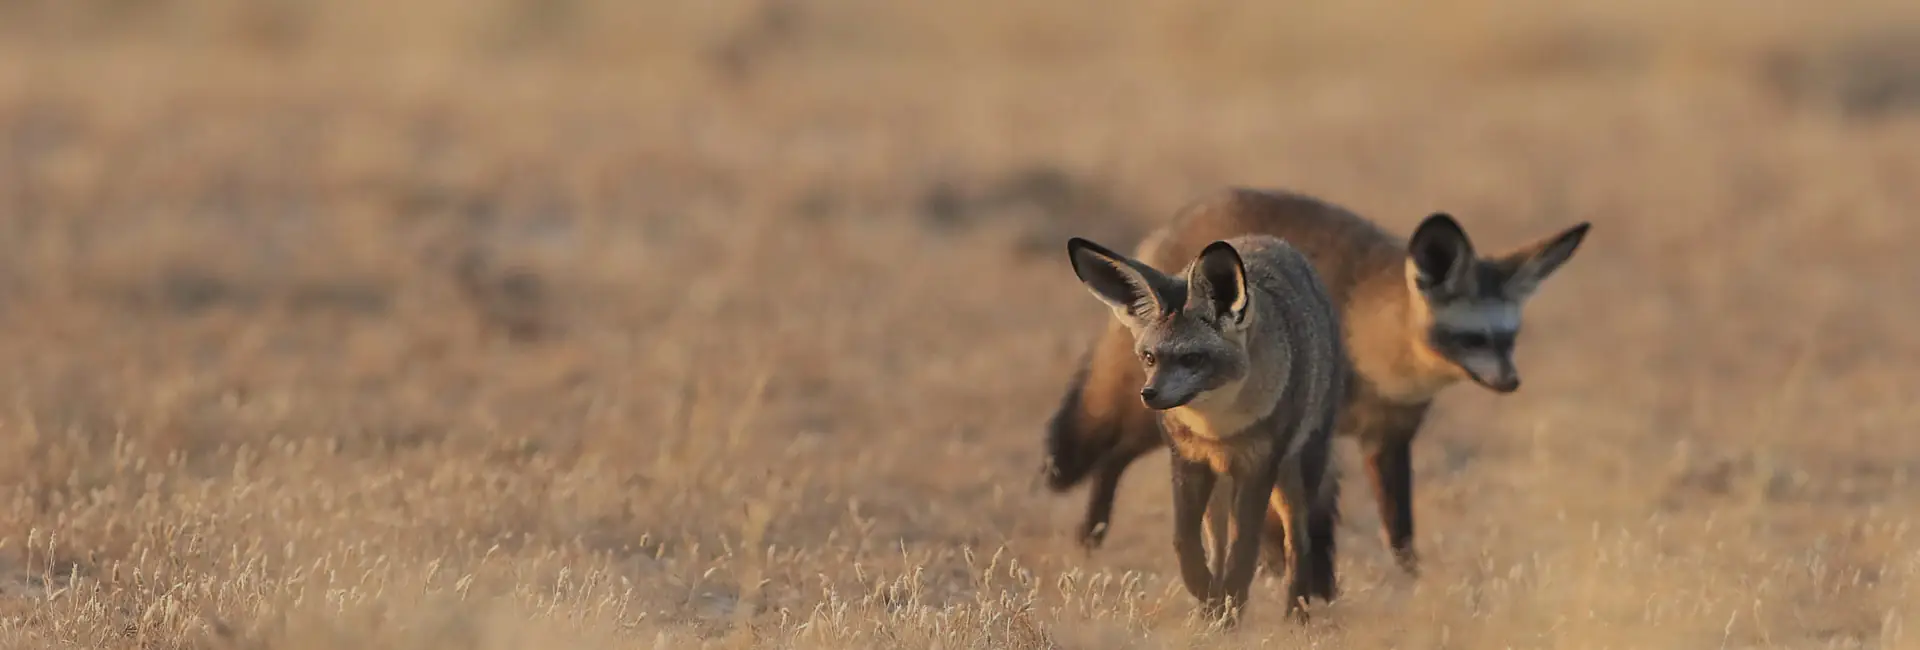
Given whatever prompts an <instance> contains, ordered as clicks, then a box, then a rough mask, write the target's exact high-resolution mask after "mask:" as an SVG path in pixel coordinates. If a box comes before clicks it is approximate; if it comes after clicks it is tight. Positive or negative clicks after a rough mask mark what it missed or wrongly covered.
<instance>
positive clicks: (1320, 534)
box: [1067, 234, 1352, 625]
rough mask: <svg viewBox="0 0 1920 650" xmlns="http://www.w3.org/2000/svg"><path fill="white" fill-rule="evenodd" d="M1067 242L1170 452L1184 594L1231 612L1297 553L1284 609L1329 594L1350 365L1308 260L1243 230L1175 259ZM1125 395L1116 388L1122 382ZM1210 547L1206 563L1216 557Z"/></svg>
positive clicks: (1137, 396)
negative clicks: (1339, 431)
mask: <svg viewBox="0 0 1920 650" xmlns="http://www.w3.org/2000/svg"><path fill="white" fill-rule="evenodd" d="M1143 250H1145V251H1147V253H1146V255H1147V257H1146V262H1145V263H1143V262H1142V261H1140V260H1134V259H1131V258H1128V257H1125V256H1123V255H1120V254H1118V253H1115V252H1113V251H1110V250H1108V249H1106V248H1104V247H1101V246H1100V245H1099V244H1095V243H1093V242H1091V241H1088V240H1085V239H1081V238H1078V237H1076V238H1073V239H1071V240H1069V241H1068V243H1067V252H1068V258H1069V259H1070V260H1071V261H1072V263H1073V271H1074V274H1075V275H1076V276H1078V277H1079V278H1080V281H1081V282H1083V283H1084V284H1086V286H1087V288H1088V289H1089V290H1090V291H1091V292H1092V293H1093V295H1095V296H1097V297H1099V298H1100V300H1102V301H1104V302H1105V303H1107V305H1108V306H1109V307H1111V308H1112V310H1113V314H1114V319H1113V322H1114V324H1115V326H1117V327H1119V328H1121V331H1122V332H1123V333H1124V336H1125V339H1126V340H1125V345H1126V347H1125V350H1126V358H1124V359H1122V358H1120V357H1118V356H1117V355H1116V356H1115V358H1114V359H1113V360H1112V362H1113V363H1115V364H1121V365H1126V366H1128V367H1130V368H1132V369H1133V370H1134V371H1135V376H1137V377H1139V379H1138V380H1137V381H1134V382H1133V383H1132V384H1130V386H1129V387H1128V392H1129V393H1130V394H1131V395H1132V396H1133V397H1132V400H1133V403H1136V404H1140V405H1141V406H1142V407H1143V410H1145V411H1148V412H1151V413H1152V415H1153V416H1157V418H1158V419H1159V422H1160V425H1159V426H1158V427H1156V430H1157V431H1159V432H1161V433H1160V434H1157V435H1156V437H1160V436H1162V435H1163V436H1164V438H1163V439H1164V441H1165V444H1166V445H1167V446H1168V447H1169V448H1171V449H1172V450H1173V454H1172V456H1173V494H1174V532H1173V539H1174V548H1175V550H1176V551H1177V553H1178V556H1179V562H1180V576H1181V579H1182V581H1183V582H1185V584H1186V588H1187V591H1188V593H1191V594H1193V596H1194V598H1196V599H1199V600H1200V601H1201V603H1202V605H1203V610H1204V611H1205V612H1206V614H1207V615H1208V616H1209V617H1213V618H1215V619H1220V618H1224V619H1225V621H1226V623H1227V624H1228V625H1232V624H1234V623H1236V622H1237V621H1238V620H1239V618H1240V614H1241V612H1242V610H1243V609H1244V606H1245V604H1246V601H1247V588H1248V586H1249V585H1250V584H1251V583H1252V580H1253V574H1254V571H1255V568H1256V567H1257V565H1258V562H1259V559H1260V558H1259V556H1260V550H1261V541H1262V532H1263V531H1264V530H1265V529H1266V528H1267V527H1268V526H1269V523H1268V521H1267V516H1266V515H1267V512H1268V507H1269V503H1271V507H1272V509H1273V511H1274V512H1275V513H1277V521H1276V522H1274V524H1275V525H1276V528H1277V530H1276V533H1277V534H1274V535H1270V536H1268V541H1269V542H1270V546H1269V547H1268V548H1269V557H1274V556H1282V557H1285V558H1286V559H1287V560H1290V563H1289V565H1288V566H1289V571H1288V572H1287V576H1288V582H1287V584H1288V588H1287V601H1288V602H1287V612H1288V614H1290V615H1292V616H1295V617H1298V618H1302V619H1304V618H1305V616H1306V610H1305V609H1304V606H1305V604H1306V599H1307V598H1308V597H1309V596H1320V597H1322V598H1326V599H1331V597H1332V592H1333V545H1332V543H1331V541H1332V538H1333V526H1334V513H1333V508H1334V507H1335V505H1336V503H1335V501H1336V500H1335V499H1334V498H1333V497H1334V487H1333V486H1334V485H1335V482H1334V477H1333V475H1332V473H1331V472H1329V471H1328V467H1329V464H1328V462H1327V461H1328V454H1327V452H1328V448H1329V447H1330V444H1329V442H1330V440H1331V439H1332V436H1333V428H1334V426H1335V425H1336V422H1335V420H1336V418H1337V417H1338V416H1339V407H1340V399H1341V397H1342V396H1343V395H1344V394H1345V391H1346V386H1347V381H1348V377H1349V375H1350V373H1351V372H1352V370H1351V369H1350V368H1349V367H1348V366H1347V356H1346V351H1345V350H1344V349H1343V348H1342V343H1341V340H1340V321H1339V314H1338V312H1336V311H1335V308H1334V303H1333V299H1332V298H1331V297H1329V296H1328V294H1327V290H1326V288H1325V286H1323V285H1322V284H1321V282H1320V279H1319V278H1318V276H1317V275H1316V274H1315V272H1314V270H1313V265H1312V263H1310V262H1308V261H1307V258H1306V257H1305V256H1303V255H1301V254H1300V252H1299V251H1296V250H1294V249H1293V247H1292V246H1290V245H1288V244H1287V243H1286V242H1284V241H1281V240H1280V239H1277V238H1274V237H1270V236H1266V235H1261V234H1252V235H1238V236H1232V237H1228V238H1226V239H1224V240H1222V241H1214V242H1212V243H1210V244H1207V245H1206V246H1205V247H1204V248H1201V249H1200V250H1198V251H1197V255H1188V256H1187V259H1191V260H1192V261H1191V262H1190V263H1187V264H1185V265H1184V266H1185V268H1183V269H1181V270H1179V271H1178V272H1176V273H1174V274H1168V273H1164V272H1161V271H1159V270H1157V269H1156V268H1155V266H1159V267H1161V268H1170V267H1172V265H1173V264H1175V263H1176V262H1175V261H1174V259H1173V258H1171V257H1169V256H1168V255H1167V254H1166V253H1165V252H1166V251H1168V250H1172V249H1169V248H1161V247H1157V246H1146V247H1143ZM1114 388H1115V390H1116V391H1117V390H1118V388H1119V387H1118V386H1115V387H1114ZM1209 555H1211V556H1212V559H1211V562H1209V560H1208V556H1209Z"/></svg>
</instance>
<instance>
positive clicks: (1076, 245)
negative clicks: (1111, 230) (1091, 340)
mask: <svg viewBox="0 0 1920 650" xmlns="http://www.w3.org/2000/svg"><path fill="white" fill-rule="evenodd" d="M1067 259H1068V261H1070V262H1072V263H1073V274H1074V275H1075V276H1078V277H1079V278H1080V282H1081V283H1082V284H1085V285H1087V290H1089V291H1091V292H1093V295H1094V297H1097V298H1099V299H1100V300H1101V301H1102V302H1105V303H1107V306H1108V307H1112V308H1113V313H1114V314H1115V315H1117V316H1119V317H1120V318H1121V319H1122V320H1123V321H1125V322H1126V323H1127V325H1129V326H1134V325H1138V324H1139V323H1140V322H1142V321H1146V320H1149V319H1151V318H1153V317H1154V315H1156V314H1159V313H1160V312H1162V311H1164V309H1163V304H1164V301H1165V300H1166V297H1165V296H1162V295H1161V294H1160V292H1159V291H1156V290H1155V288H1154V285H1155V282H1156V279H1158V278H1160V277H1163V276H1162V274H1161V273H1160V272H1159V271H1157V270H1154V268H1153V267H1150V266H1147V265H1145V264H1141V263H1139V262H1136V261H1134V260H1132V259H1129V258H1128V257H1127V256H1125V255H1121V254H1119V253H1115V252H1113V251H1111V250H1108V249H1107V247H1105V246H1101V245H1099V244H1096V243H1093V242H1092V241H1089V240H1087V239H1083V238H1080V237H1074V238H1072V239H1068V240H1067ZM1161 281H1162V282H1164V280H1161Z"/></svg>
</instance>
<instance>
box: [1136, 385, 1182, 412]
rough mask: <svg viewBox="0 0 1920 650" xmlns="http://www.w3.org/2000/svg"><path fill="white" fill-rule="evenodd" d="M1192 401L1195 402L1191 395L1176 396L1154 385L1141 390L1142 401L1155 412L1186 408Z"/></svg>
mask: <svg viewBox="0 0 1920 650" xmlns="http://www.w3.org/2000/svg"><path fill="white" fill-rule="evenodd" d="M1191 400H1193V395H1191V394H1188V395H1174V394H1171V393H1168V392H1167V391H1163V390H1160V389H1159V388H1157V387H1155V386H1153V385H1152V384H1148V385H1147V386H1146V387H1145V388H1141V389H1140V401H1141V402H1142V403H1145V404H1146V405H1147V408H1150V409H1153V410H1155V411H1165V410H1167V409H1171V408H1179V407H1182V406H1186V404H1187V402H1189V401H1191Z"/></svg>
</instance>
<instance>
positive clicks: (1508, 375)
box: [1406, 212, 1590, 393]
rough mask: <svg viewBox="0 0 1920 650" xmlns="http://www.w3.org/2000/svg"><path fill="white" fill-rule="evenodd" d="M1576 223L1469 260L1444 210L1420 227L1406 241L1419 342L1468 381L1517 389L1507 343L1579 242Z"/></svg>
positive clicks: (1468, 246)
mask: <svg viewBox="0 0 1920 650" xmlns="http://www.w3.org/2000/svg"><path fill="white" fill-rule="evenodd" d="M1588 225H1590V224H1588V223H1586V222H1581V223H1579V224H1577V225H1575V226H1573V227H1571V228H1568V229H1566V230H1564V231H1561V232H1560V233H1559V234H1556V235H1553V236H1551V237H1547V238H1545V239H1541V240H1539V241H1536V242H1534V243H1532V244H1528V245H1526V246H1522V247H1520V248H1517V249H1514V250H1511V251H1507V252H1505V253H1502V254H1499V255H1495V256H1491V257H1479V256H1476V254H1475V253H1474V250H1473V243H1472V242H1470V241H1468V239H1467V233H1466V231H1464V230H1462V229H1461V228H1460V224H1459V223H1458V222H1456V221H1454V220H1453V217H1451V216H1448V215H1447V214H1446V213H1443V212H1440V213H1434V214H1433V215H1431V216H1428V217H1427V218H1426V220H1424V221H1422V222H1420V226H1419V227H1418V228H1415V229H1414V231H1413V236H1412V237H1410V238H1409V239H1408V241H1407V253H1408V257H1407V267H1406V268H1407V281H1408V285H1409V287H1408V288H1409V290H1410V291H1412V292H1414V293H1415V294H1416V295H1417V296H1418V297H1419V298H1420V299H1422V300H1423V301H1424V302H1425V305H1426V308H1427V309H1426V314H1427V315H1428V316H1429V317H1430V318H1428V319H1427V320H1426V322H1425V340H1424V341H1421V342H1420V343H1422V344H1424V345H1425V346H1426V347H1427V348H1428V349H1429V350H1431V351H1433V353H1434V354H1437V355H1439V356H1440V357H1441V358H1444V359H1446V360H1447V361H1448V362H1449V363H1451V364H1452V365H1453V366H1455V367H1456V368H1457V369H1458V371H1459V372H1460V373H1461V374H1463V375H1465V376H1466V377H1467V378H1469V379H1472V380H1473V381H1474V382H1475V383H1478V384H1480V385H1482V386H1485V387H1487V388H1490V389H1493V390H1495V391H1498V392H1502V393H1511V392H1513V391H1515V390H1518V389H1519V388H1520V372H1519V371H1518V370H1516V369H1515V368H1514V364H1513V345H1514V340H1515V339H1516V338H1517V337H1518V336H1519V335H1520V309H1521V306H1522V305H1524V304H1525V303H1526V301H1527V298H1529V297H1531V296H1532V295H1533V293H1534V291H1535V290H1536V289H1538V288H1539V287H1540V283H1541V282H1542V281H1544V280H1546V279H1547V276H1549V275H1552V274H1553V272H1554V271H1555V270H1557V269H1559V268H1560V265H1561V264H1565V263H1566V261H1567V259H1568V258H1570V257H1572V256H1573V252H1574V250H1575V249H1577V248H1579V247H1580V240H1581V239H1582V238H1584V237H1586V234H1587V227H1588Z"/></svg>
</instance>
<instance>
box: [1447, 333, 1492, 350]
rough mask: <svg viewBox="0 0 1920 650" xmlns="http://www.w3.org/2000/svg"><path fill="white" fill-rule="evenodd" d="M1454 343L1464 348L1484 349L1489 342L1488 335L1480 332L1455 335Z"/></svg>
mask: <svg viewBox="0 0 1920 650" xmlns="http://www.w3.org/2000/svg"><path fill="white" fill-rule="evenodd" d="M1453 342H1454V343H1456V344H1459V345H1460V347H1463V348H1484V347H1487V343H1488V340H1487V335H1485V334H1481V333H1479V332H1463V333H1460V334H1455V335H1453Z"/></svg>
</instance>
